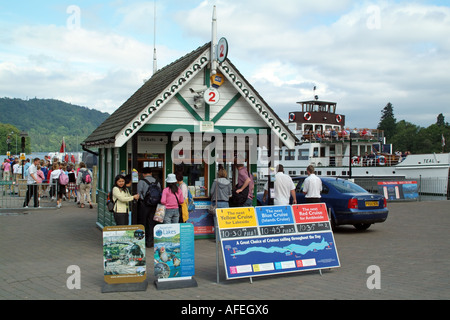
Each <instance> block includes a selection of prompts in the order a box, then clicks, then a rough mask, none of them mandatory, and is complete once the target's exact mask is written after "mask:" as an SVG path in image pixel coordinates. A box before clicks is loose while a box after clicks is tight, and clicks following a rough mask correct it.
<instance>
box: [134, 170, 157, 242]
mask: <svg viewBox="0 0 450 320" xmlns="http://www.w3.org/2000/svg"><path fill="white" fill-rule="evenodd" d="M137 192H138V194H139V202H138V214H137V221H138V223H139V224H141V225H143V226H144V227H145V234H146V236H145V242H146V243H145V246H146V247H147V248H151V247H153V229H154V228H155V225H156V224H157V222H156V221H155V220H153V217H154V216H155V211H156V206H157V205H158V203H159V202H160V201H161V185H160V183H159V182H158V181H156V179H155V178H154V177H153V173H152V170H151V168H149V167H146V168H144V169H142V179H141V180H139V182H138V185H137Z"/></svg>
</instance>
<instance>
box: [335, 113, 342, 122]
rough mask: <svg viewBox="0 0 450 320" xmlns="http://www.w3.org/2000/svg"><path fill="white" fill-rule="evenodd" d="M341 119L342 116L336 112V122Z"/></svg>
mask: <svg viewBox="0 0 450 320" xmlns="http://www.w3.org/2000/svg"><path fill="white" fill-rule="evenodd" d="M341 121H342V116H341V115H340V114H338V115H337V116H336V122H337V123H340V122H341Z"/></svg>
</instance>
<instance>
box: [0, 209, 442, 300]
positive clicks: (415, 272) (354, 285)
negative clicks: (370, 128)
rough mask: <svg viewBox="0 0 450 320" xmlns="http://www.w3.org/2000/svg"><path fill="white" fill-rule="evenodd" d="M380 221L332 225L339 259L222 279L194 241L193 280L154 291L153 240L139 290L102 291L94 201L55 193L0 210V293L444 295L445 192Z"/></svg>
mask: <svg viewBox="0 0 450 320" xmlns="http://www.w3.org/2000/svg"><path fill="white" fill-rule="evenodd" d="M389 209H390V215H389V218H388V220H387V221H386V222H385V223H382V224H377V225H373V226H371V227H370V229H368V230H367V231H365V232H360V231H356V230H355V229H354V228H353V227H341V228H338V229H337V230H336V231H335V233H334V235H335V240H336V246H337V249H338V254H339V257H340V261H341V267H340V268H336V269H332V270H329V271H324V272H323V275H322V276H321V275H320V274H319V273H318V272H317V271H314V272H302V273H292V274H286V275H276V276H269V277H257V278H253V283H250V281H249V280H248V279H237V280H226V279H225V274H224V270H223V264H222V262H220V268H219V270H220V271H219V276H220V282H219V283H216V278H217V273H216V246H215V241H214V240H212V239H203V240H196V247H195V253H196V261H195V265H196V275H195V279H196V280H197V283H198V287H194V288H185V289H172V290H157V289H156V287H155V285H154V283H153V281H154V277H153V263H151V261H152V259H151V257H152V256H153V249H147V261H148V262H147V264H148V265H147V269H148V270H147V271H148V281H149V285H148V288H147V290H146V291H141V292H122V293H102V292H101V288H102V286H103V284H104V281H103V256H102V232H101V231H100V230H99V229H98V228H97V227H96V225H95V222H96V208H94V209H89V208H84V209H81V208H78V207H77V206H76V205H75V204H74V203H73V202H64V203H63V207H62V208H61V209H38V210H32V209H29V210H28V211H26V212H25V213H23V212H16V213H6V214H5V213H0V244H1V245H0V259H1V260H0V299H2V300H4V299H7V300H9V299H19V300H27V299H33V300H36V299H47V300H48V299H56V300H87V299H89V300H100V299H108V300H111V299H112V300H115V299H132V300H139V299H142V300H181V299H188V300H245V301H247V302H248V300H279V299H280V300H295V299H300V300H305V299H450V233H449V232H448V227H449V226H450V201H438V202H408V203H390V204H389ZM72 265H75V266H78V267H79V268H80V271H81V288H80V289H72V290H70V289H68V287H67V284H66V282H67V279H68V278H69V276H70V275H71V274H68V273H67V269H68V267H69V266H72ZM372 265H375V266H378V267H379V270H380V275H381V278H380V279H381V281H380V285H381V288H380V289H372V290H370V289H368V287H367V280H368V278H369V277H370V275H371V273H370V274H369V273H368V267H369V266H372Z"/></svg>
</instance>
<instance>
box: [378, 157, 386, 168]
mask: <svg viewBox="0 0 450 320" xmlns="http://www.w3.org/2000/svg"><path fill="white" fill-rule="evenodd" d="M377 161H378V164H379V165H380V166H384V165H385V164H386V158H385V157H384V156H379V157H378V160H377Z"/></svg>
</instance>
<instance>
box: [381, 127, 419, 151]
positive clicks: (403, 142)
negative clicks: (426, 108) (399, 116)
mask: <svg viewBox="0 0 450 320" xmlns="http://www.w3.org/2000/svg"><path fill="white" fill-rule="evenodd" d="M394 131H395V134H394V135H393V136H392V137H391V138H390V139H389V143H392V144H393V146H394V149H395V150H399V151H402V152H404V151H411V152H412V153H416V151H417V145H418V140H417V139H416V137H417V134H418V133H419V131H420V127H419V126H416V125H414V124H412V123H410V122H407V121H405V120H401V121H399V122H398V123H397V124H396V126H395V130H394Z"/></svg>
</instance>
